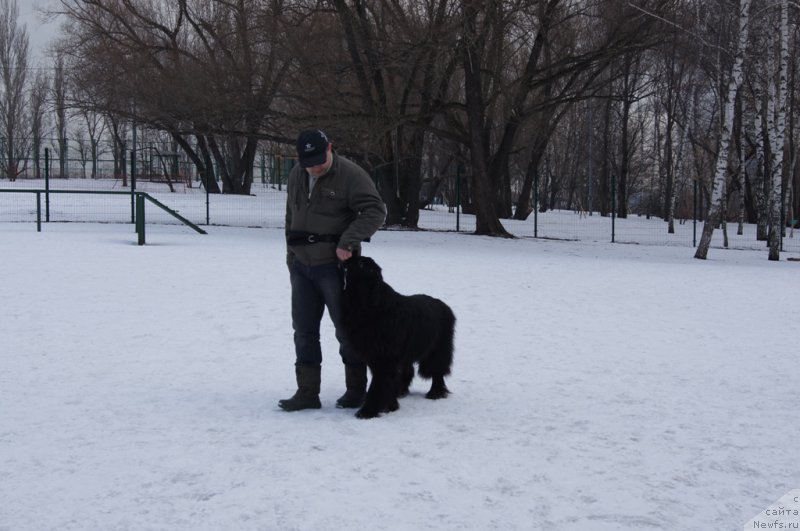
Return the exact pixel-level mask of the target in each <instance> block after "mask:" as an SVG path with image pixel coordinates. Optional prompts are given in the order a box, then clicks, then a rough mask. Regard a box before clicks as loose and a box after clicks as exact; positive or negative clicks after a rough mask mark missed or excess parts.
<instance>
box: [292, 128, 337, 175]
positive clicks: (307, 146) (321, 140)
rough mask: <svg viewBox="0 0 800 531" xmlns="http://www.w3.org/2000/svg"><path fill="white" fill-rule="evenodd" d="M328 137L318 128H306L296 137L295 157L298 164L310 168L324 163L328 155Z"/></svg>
mask: <svg viewBox="0 0 800 531" xmlns="http://www.w3.org/2000/svg"><path fill="white" fill-rule="evenodd" d="M329 143H330V141H329V140H328V137H327V136H326V135H325V133H323V132H322V131H320V130H319V129H308V130H306V131H303V132H302V133H300V134H299V135H298V137H297V159H298V160H299V162H300V166H302V167H303V168H310V167H311V166H319V165H320V164H322V163H324V162H325V161H326V160H327V158H328V156H327V151H328V144H329Z"/></svg>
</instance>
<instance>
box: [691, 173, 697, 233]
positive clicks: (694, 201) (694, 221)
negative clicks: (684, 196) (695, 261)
mask: <svg viewBox="0 0 800 531" xmlns="http://www.w3.org/2000/svg"><path fill="white" fill-rule="evenodd" d="M693 182H694V186H693V193H692V247H697V179H695V180H694V181H693Z"/></svg>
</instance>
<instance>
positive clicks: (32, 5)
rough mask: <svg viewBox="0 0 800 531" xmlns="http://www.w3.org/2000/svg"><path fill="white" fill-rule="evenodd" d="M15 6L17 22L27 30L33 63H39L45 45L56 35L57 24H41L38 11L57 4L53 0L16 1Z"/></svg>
mask: <svg viewBox="0 0 800 531" xmlns="http://www.w3.org/2000/svg"><path fill="white" fill-rule="evenodd" d="M17 5H18V6H19V22H20V24H24V25H25V26H27V28H28V35H29V36H30V43H31V52H32V53H33V54H34V61H39V60H41V59H43V52H44V48H45V47H46V46H47V43H48V42H50V40H51V39H52V38H53V37H54V36H55V35H56V34H57V32H58V24H57V23H55V22H49V23H44V22H42V17H41V14H40V13H39V11H38V9H40V8H42V7H47V6H51V7H52V6H53V5H57V2H55V1H54V0H17Z"/></svg>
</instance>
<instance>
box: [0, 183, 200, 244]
mask: <svg viewBox="0 0 800 531" xmlns="http://www.w3.org/2000/svg"><path fill="white" fill-rule="evenodd" d="M0 193H23V194H34V195H35V196H36V232H42V195H44V198H45V200H44V221H45V222H49V221H50V195H51V194H76V195H126V196H130V197H131V223H133V224H134V225H135V226H136V234H137V235H138V243H139V245H144V244H145V200H147V201H149V202H150V203H152V204H153V205H155V206H157V207H158V208H160V209H161V210H163V211H164V212H166V213H167V214H169V215H170V216H172V217H174V218H175V219H177V220H178V221H180V222H181V223H183V224H184V225H187V226H188V227H191V228H192V229H194V230H195V231H196V232H198V233H199V234H206V231H204V230H203V229H201V228H200V227H198V226H197V225H195V224H194V223H192V222H191V221H189V220H188V219H186V218H185V217H183V216H181V215H180V214H178V213H177V212H176V211H174V210H173V209H171V208H169V207H168V206H167V205H165V204H164V203H162V202H161V201H159V200H158V199H156V198H154V197H152V196H151V195H150V194H148V193H147V192H136V191H131V192H127V191H111V190H108V191H103V190H49V189H44V190H39V189H31V188H13V189H0Z"/></svg>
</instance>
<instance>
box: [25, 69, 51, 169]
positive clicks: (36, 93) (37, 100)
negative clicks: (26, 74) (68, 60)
mask: <svg viewBox="0 0 800 531" xmlns="http://www.w3.org/2000/svg"><path fill="white" fill-rule="evenodd" d="M49 92H50V79H49V78H48V76H47V74H45V73H44V72H43V71H42V70H39V71H38V72H37V74H36V77H35V78H34V80H33V86H32V87H31V95H30V116H31V136H32V137H33V138H32V141H33V146H32V148H33V153H32V154H33V173H34V177H35V178H36V179H40V178H41V177H42V169H41V163H40V159H41V154H42V153H41V152H42V141H43V139H44V136H45V128H46V119H47V115H46V111H47V101H48V95H49Z"/></svg>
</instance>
